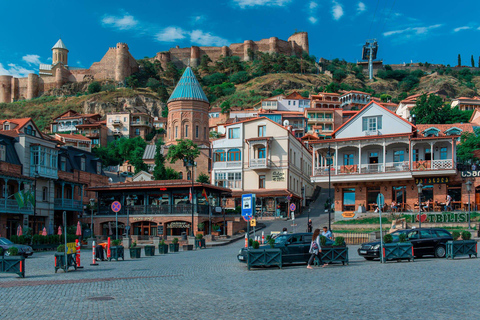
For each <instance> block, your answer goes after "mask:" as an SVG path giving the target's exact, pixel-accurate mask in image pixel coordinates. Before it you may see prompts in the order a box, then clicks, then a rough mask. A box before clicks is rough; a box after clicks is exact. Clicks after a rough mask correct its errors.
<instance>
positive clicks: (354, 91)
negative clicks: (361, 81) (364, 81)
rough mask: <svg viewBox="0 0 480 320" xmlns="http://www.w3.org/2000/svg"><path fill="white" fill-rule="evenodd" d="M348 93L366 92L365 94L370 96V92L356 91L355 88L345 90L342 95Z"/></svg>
mask: <svg viewBox="0 0 480 320" xmlns="http://www.w3.org/2000/svg"><path fill="white" fill-rule="evenodd" d="M349 93H360V94H366V95H368V96H371V94H370V93H367V92H363V91H356V90H350V91H347V92H345V93H344V95H345V94H349Z"/></svg>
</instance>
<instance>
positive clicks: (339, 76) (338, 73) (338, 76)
mask: <svg viewBox="0 0 480 320" xmlns="http://www.w3.org/2000/svg"><path fill="white" fill-rule="evenodd" d="M346 77H347V74H346V73H345V71H343V70H341V69H337V70H335V72H333V80H337V81H339V82H340V81H342V80H343V79H345V78H346Z"/></svg>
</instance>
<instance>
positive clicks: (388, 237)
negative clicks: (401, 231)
mask: <svg viewBox="0 0 480 320" xmlns="http://www.w3.org/2000/svg"><path fill="white" fill-rule="evenodd" d="M383 242H385V243H392V242H393V237H392V235H391V234H386V235H384V236H383Z"/></svg>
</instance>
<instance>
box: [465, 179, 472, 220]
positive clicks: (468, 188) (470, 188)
mask: <svg viewBox="0 0 480 320" xmlns="http://www.w3.org/2000/svg"><path fill="white" fill-rule="evenodd" d="M472 184H473V183H472V181H471V180H468V181H467V183H466V186H467V192H468V229H471V227H470V191H472Z"/></svg>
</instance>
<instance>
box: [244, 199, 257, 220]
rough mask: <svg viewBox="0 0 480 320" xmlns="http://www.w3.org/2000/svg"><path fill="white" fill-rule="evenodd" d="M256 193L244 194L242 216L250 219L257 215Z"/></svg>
mask: <svg viewBox="0 0 480 320" xmlns="http://www.w3.org/2000/svg"><path fill="white" fill-rule="evenodd" d="M255 204H256V201H255V194H242V217H243V219H245V221H249V220H250V219H251V218H252V216H254V215H255Z"/></svg>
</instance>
